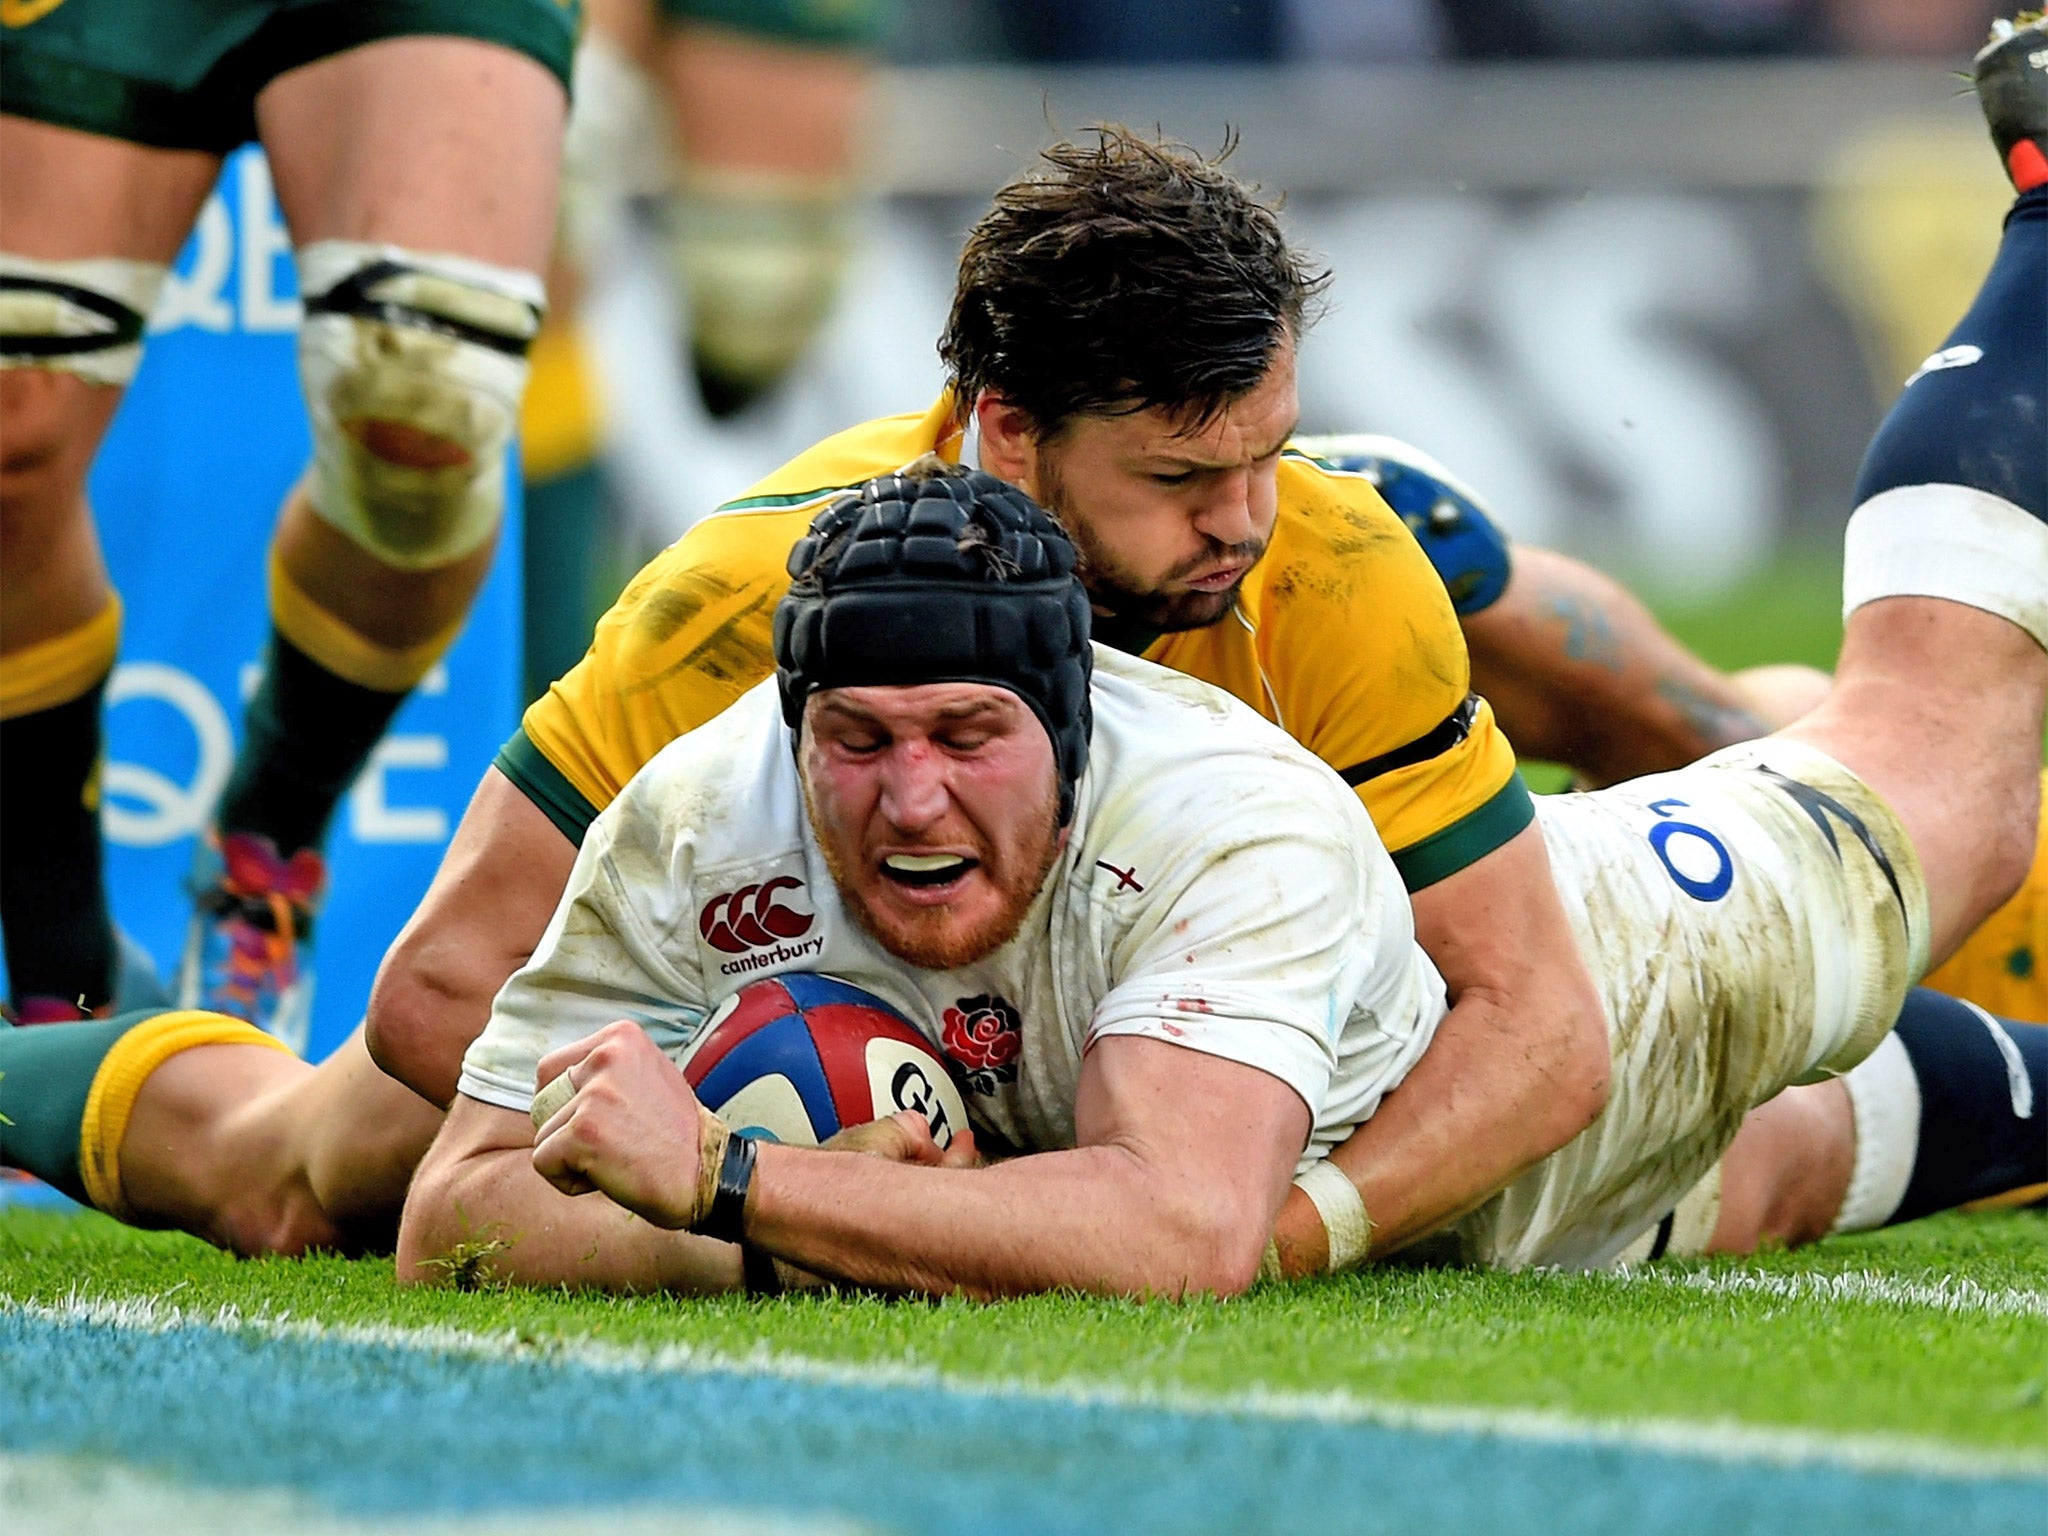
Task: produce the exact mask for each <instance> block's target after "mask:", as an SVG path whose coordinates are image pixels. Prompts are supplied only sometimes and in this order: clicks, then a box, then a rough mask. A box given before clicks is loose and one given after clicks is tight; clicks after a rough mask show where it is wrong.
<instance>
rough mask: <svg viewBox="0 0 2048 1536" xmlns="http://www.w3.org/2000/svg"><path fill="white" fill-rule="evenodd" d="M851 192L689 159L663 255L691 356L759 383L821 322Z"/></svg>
mask: <svg viewBox="0 0 2048 1536" xmlns="http://www.w3.org/2000/svg"><path fill="white" fill-rule="evenodd" d="M854 207H855V204H854V199H853V194H852V191H851V189H850V187H848V186H847V185H846V184H844V183H841V182H837V181H831V180H811V179H807V178H802V177H785V176H770V175H763V174H760V173H752V172H738V171H713V170H707V169H705V168H703V167H695V168H693V169H691V170H690V171H688V172H687V173H686V174H685V175H684V177H683V183H682V187H681V190H679V191H678V192H677V194H676V202H675V208H674V216H673V224H672V226H671V231H672V245H671V250H672V255H673V260H674V263H675V269H676V275H677V277H678V278H679V279H680V280H681V282H682V286H683V290H684V292H685V293H686V294H687V295H688V299H689V306H690V328H691V333H692V334H691V344H692V346H693V348H694V349H695V352H696V355H697V360H698V362H699V364H700V366H702V367H704V368H707V369H709V370H711V371H713V372H715V373H717V374H720V375H722V376H724V377H726V378H728V379H731V380H732V381H734V382H735V383H738V384H742V385H746V386H749V387H753V388H766V387H767V386H768V385H770V384H773V383H774V382H775V381H776V380H777V379H778V378H780V377H781V376H782V375H783V374H784V373H785V372H787V371H788V369H789V368H790V367H791V366H792V365H793V364H794V363H795V362H796V360H797V359H798V358H799V357H801V356H802V355H803V352H804V349H805V348H806V347H808V346H809V345H810V344H811V340H812V338H813V337H815V336H816V335H817V334H818V331H819V330H820V329H821V328H822V327H823V326H824V323H825V320H826V317H827V316H828V315H829V314H830V313H831V310H832V301H833V299H834V298H835V297H836V296H837V294H838V291H839V281H840V278H841V276H842V274H843V273H844V271H845V268H846V263H847V259H848V256H849V254H850V251H851V249H852V225H853V218H854Z"/></svg>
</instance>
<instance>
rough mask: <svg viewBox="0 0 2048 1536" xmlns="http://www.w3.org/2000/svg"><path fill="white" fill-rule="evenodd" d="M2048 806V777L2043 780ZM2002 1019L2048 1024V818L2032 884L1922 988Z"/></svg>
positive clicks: (2036, 851) (2029, 875)
mask: <svg viewBox="0 0 2048 1536" xmlns="http://www.w3.org/2000/svg"><path fill="white" fill-rule="evenodd" d="M2041 794H2042V799H2043V802H2044V805H2048V772H2044V773H2043V774H2042V775H2041ZM1922 985H1924V986H1929V987H1933V988H1934V989H1935V990H1936V991H1937V992H1946V993H1948V994H1949V996H1951V997H1960V998H1964V999H1966V1000H1968V1001H1969V1002H1973V1003H1975V1004H1976V1005H1977V1006H1978V1007H1980V1008H1984V1009H1988V1010H1989V1011H1990V1012H1992V1013H1995V1014H1998V1015H1999V1016H2000V1017H2001V1018H2007V1019H2018V1020H2020V1021H2022V1022H2023V1023H2027V1024H2048V816H2044V817H2043V818H2042V820H2041V831H2040V841H2039V842H2038V843H2037V844H2036V845H2035V847H2034V867H2033V868H2032V869H2031V870H2029V871H2028V872H2027V883H2026V884H2025V885H2023V886H2021V887H2020V888H2019V891H2018V892H2017V893H2016V894H2015V895H2014V896H2013V898H2012V900H2011V901H2008V902H2007V903H2006V904H2005V905H2004V906H2002V907H2000V908H1999V909H1998V910H1997V911H1996V912H1994V913H1992V914H1991V915H1990V916H1989V917H1987V918H1985V919H1984V921H1983V923H1982V924H1981V925H1979V927H1978V929H1977V931H1976V932H1975V933H1973V934H1971V935H1970V936H1969V938H1967V939H1965V940H1964V941H1963V947H1962V948H1961V949H1959V950H1957V951H1956V952H1955V953H1954V954H1952V955H1950V956H1949V957H1948V959H1946V960H1945V961H1943V962H1942V963H1941V965H1940V966H1938V967H1937V968H1936V969H1935V970H1934V972H1933V973H1932V974H1931V975H1929V976H1928V978H1927V980H1926V981H1925V982H1924V983H1922Z"/></svg>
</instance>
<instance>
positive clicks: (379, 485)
mask: <svg viewBox="0 0 2048 1536" xmlns="http://www.w3.org/2000/svg"><path fill="white" fill-rule="evenodd" d="M299 284H300V288H301V290H302V291H303V292H304V294H305V296H306V318H305V320H304V322H303V323H302V324H301V325H300V327H299V377H300V380H301V382H302V383H303V385H304V386H305V391H306V406H307V409H308V411H309V412H310V413H311V415H312V420H313V475H312V483H311V486H310V489H309V494H310V497H311V500H312V504H313V510H314V511H315V512H316V513H318V514H319V515H320V517H321V519H322V520H323V521H325V522H327V523H330V524H332V525H333V526H334V527H335V528H336V529H338V530H340V531H341V532H342V533H344V534H346V535H347V536H348V537H349V538H350V539H352V540H353V541H354V542H355V543H357V544H359V545H361V546H362V547H363V548H364V549H365V550H367V551H369V553H371V554H372V555H374V556H376V557H377V558H378V559H379V560H381V561H383V562H384V563H385V564H386V565H391V566H396V567H398V568H399V569H401V570H426V569H430V568H432V567H434V566H440V565H447V564H449V563H450V562H451V561H455V560H459V559H461V558H462V557H463V556H464V555H467V554H469V553H471V552H472V551H474V550H476V549H478V548H479V547H481V546H482V545H483V543H484V542H485V541H486V540H488V539H489V538H490V536H491V533H492V531H493V530H494V529H495V528H496V527H497V525H498V519H499V517H500V516H501V515H502V514H503V512H504V507H505V448H506V445H507V444H508V443H509V442H510V441H511V440H512V434H513V432H514V430H515V429H516V428H517V426H518V423H519V398H520V396H521V394H522V393H524V391H525V389H526V350H527V347H528V346H529V345H530V344H531V343H532V341H533V336H534V333H535V332H536V331H538V330H539V329H540V321H541V315H542V314H543V312H544V309H545V303H546V290H545V289H544V288H543V287H542V284H541V280H540V278H538V277H537V276H535V275H534V274H533V273H531V272H515V271H512V270H510V269H508V268H505V267H494V266H491V265H489V264H487V263H485V262H481V261H470V260H468V259H467V258H465V257H461V256H442V255H426V254H422V253H420V252H418V251H408V250H403V249H400V248H399V247H397V246H391V245H368V244H365V243H363V242H361V241H357V240H321V241H318V242H316V243H315V244H312V245H309V246H306V247H305V248H304V249H303V250H301V251H300V252H299Z"/></svg>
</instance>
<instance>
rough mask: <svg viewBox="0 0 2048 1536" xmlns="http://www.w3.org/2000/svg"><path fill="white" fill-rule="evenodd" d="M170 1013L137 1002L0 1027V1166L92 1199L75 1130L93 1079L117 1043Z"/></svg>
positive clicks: (74, 1195) (79, 1198)
mask: <svg viewBox="0 0 2048 1536" xmlns="http://www.w3.org/2000/svg"><path fill="white" fill-rule="evenodd" d="M169 1011H170V1010H168V1009H163V1008H142V1009H137V1010H136V1011H135V1012H133V1013H124V1014H121V1015H120V1016H118V1017H116V1018H111V1019H94V1020H92V1021H91V1022H90V1023H85V1024H26V1025H0V1164H4V1165H5V1166H7V1167H9V1168H20V1169H22V1170H24V1171H25V1172H28V1173H32V1174H34V1175H35V1176H36V1177H37V1178H39V1179H41V1180H42V1181H43V1182H44V1183H45V1184H54V1185H55V1186H56V1187H57V1188H58V1189H61V1190H63V1191H64V1193H65V1194H67V1195H69V1196H70V1197H71V1198H72V1199H74V1200H76V1201H78V1203H79V1204H81V1205H91V1204H92V1201H91V1200H89V1199H87V1198H86V1193H85V1182H84V1180H83V1179H82V1178H81V1177H80V1176H79V1172H78V1128H79V1125H80V1123H81V1122H82V1121H83V1120H84V1119H85V1101H86V1098H87V1096H88V1095H89V1094H90V1093H91V1092H92V1083H93V1079H94V1078H95V1077H97V1076H99V1070H100V1063H101V1062H103V1061H105V1060H106V1059H107V1052H109V1051H111V1050H112V1049H113V1048H114V1042H115V1041H117V1040H119V1039H120V1038H121V1037H122V1036H123V1035H125V1034H127V1033H128V1031H129V1030H131V1029H133V1028H134V1027H135V1026H136V1025H138V1024H141V1023H143V1022H144V1021H146V1020H149V1019H153V1018H155V1017H156V1016H157V1015H158V1014H160V1013H165V1012H169Z"/></svg>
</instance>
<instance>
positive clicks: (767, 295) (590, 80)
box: [521, 0, 890, 699]
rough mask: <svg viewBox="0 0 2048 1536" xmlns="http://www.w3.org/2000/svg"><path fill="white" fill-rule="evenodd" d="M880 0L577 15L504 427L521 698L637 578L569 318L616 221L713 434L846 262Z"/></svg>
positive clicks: (792, 343) (580, 643)
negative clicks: (549, 257) (548, 261)
mask: <svg viewBox="0 0 2048 1536" xmlns="http://www.w3.org/2000/svg"><path fill="white" fill-rule="evenodd" d="M889 8H890V0H759V3H755V0H593V3H592V4H590V6H589V7H588V17H589V26H588V27H587V29H586V31H585V34H584V38H583V42H582V44H581V46H580V48H579V49H578V52H577V57H576V106H575V110H574V111H573V112H572V113H571V115H570V120H569V131H568V138H567V143H566V146H565V150H564V164H563V190H562V197H563V208H562V238H561V240H560V241H559V242H558V244H557V247H556V251H555V260H554V265H553V267H552V268H551V270H550V273H549V282H548V291H549V293H550V294H551V295H552V296H553V298H554V304H553V306H552V308H551V312H550V316H549V319H548V321H547V323H546V324H545V325H544V326H543V327H542V330H541V333H540V335H539V336H538V337H537V338H535V342H534V351H533V380H532V386H531V388H530V389H529V391H528V395H527V405H526V410H525V413H524V416H523V419H522V422H521V442H522V468H523V470H524V472H525V476H526V487H525V490H526V500H525V516H526V605H525V614H524V617H525V626H526V656H525V682H526V696H527V698H529V699H531V698H534V697H536V696H538V695H539V694H540V693H542V692H543V691H545V690H546V688H547V686H548V684H549V683H551V682H553V681H554V680H555V679H556V678H557V677H559V676H561V675H562V674H563V673H564V672H567V671H568V670H569V668H570V667H572V666H574V665H575V664H576V661H577V659H578V658H579V657H581V656H582V654H583V651H584V649H585V647H586V646H587V645H588V644H589V641H590V631H591V627H592V625H593V624H594V623H595V622H596V619H597V616H598V614H600V613H601V612H603V610H604V609H605V608H606V607H607V606H609V604H610V602H611V599H612V598H613V597H615V596H616V595H617V593H618V589H619V587H620V586H621V585H623V582H624V578H625V576H626V575H628V574H630V572H631V571H632V569H633V568H634V567H635V566H636V565H637V564H638V560H637V559H636V558H633V557H632V552H631V551H628V550H621V549H619V548H617V547H616V546H617V544H618V542H619V540H620V538H621V535H622V534H623V533H624V530H623V529H622V528H621V527H620V526H619V523H620V520H619V519H618V518H617V517H616V516H615V515H614V513H613V511H612V509H611V508H610V507H609V506H608V499H607V497H606V494H605V486H604V480H603V476H602V473H601V471H600V469H599V467H598V462H597V458H598V451H599V448H600V445H601V441H602V437H603V428H604V420H605V410H604V402H603V398H602V388H601V385H600V382H599V378H598V370H597V368H596V366H595V364H594V362H593V360H592V358H591V357H590V354H589V349H588V346H587V343H586V342H585V340H584V338H583V336H582V334H581V331H580V329H579V327H578V325H577V321H576V307H577V300H578V298H579V297H580V295H581V292H582V288H583V280H584V276H585V274H586V272H588V271H590V270H591V269H593V268H599V267H602V266H603V265H604V264H605V262H606V261H607V259H608V253H609V252H610V250H611V248H612V246H613V245H614V243H615V242H616V241H617V240H618V238H619V236H620V233H621V228H620V227H621V224H622V222H623V221H624V220H625V219H626V218H627V217H629V216H631V215H632V214H633V213H634V211H635V210H636V209H640V210H645V211H648V212H651V214H652V216H653V217H654V219H655V220H656V221H657V222H658V223H659V226H660V230H661V240H662V246H663V249H664V250H665V252H666V254H667V257H668V266H669V269H670V272H671V274H672V276H673V278H674V281H675V284H676V286H677V288H678V290H679V293H680V297H681V299H682V301H683V313H684V314H685V316H686V320H685V325H686V334H685V336H684V337H683V338H682V340H681V346H680V348H679V361H680V362H681V364H682V366H683V367H684V368H685V370H686V371H687V372H688V374H689V376H690V378H691V380H692V381H693V383H694V386H695V389H696V392H697V394H698V397H699V398H700V399H701V400H702V402H703V405H704V409H705V411H706V412H707V413H708V414H709V415H710V416H711V417H712V418H714V419H718V420H723V419H725V418H728V417H731V416H734V415H736V414H739V413H740V412H743V411H745V410H746V409H747V407H748V406H750V405H751V404H753V403H754V402H755V401H756V400H758V399H759V398H761V397H762V396H763V395H765V394H767V393H769V392H771V391H772V390H774V388H775V387H776V386H777V385H778V384H779V383H780V382H781V381H782V380H783V379H784V378H785V377H786V376H787V375H788V374H789V372H790V370H791V369H793V368H794V367H795V366H796V365H797V363H798V362H800V361H801V360H802V359H803V357H804V356H805V354H806V353H807V352H808V350H809V348H810V345H811V343H812V342H813V340H815V338H816V337H817V334H818V332H819V330H820V329H821V328H822V327H823V325H824V324H825V321H826V319H827V318H828V317H829V315H830V313H831V310H832V306H833V303H834V300H835V299H836V297H837V295H838V291H839V285H840V280H841V277H842V276H843V274H844V272H845V269H846V266H847V262H848V260H849V258H850V256H851V254H852V249H853V244H854V229H853V224H854V220H855V215H856V212H857V203H858V199H859V196H860V185H861V178H860V170H861V167H860V160H861V152H862V127H863V119H864V116H865V113H864V106H865V102H866V97H867V87H868V80H869V76H870V74H871V72H872V65H871V60H870V51H871V50H872V48H873V47H874V46H875V44H876V43H877V42H878V40H879V39H880V37H881V35H882V33H883V31H884V29H885V27H886V25H887V21H888V15H889Z"/></svg>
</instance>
